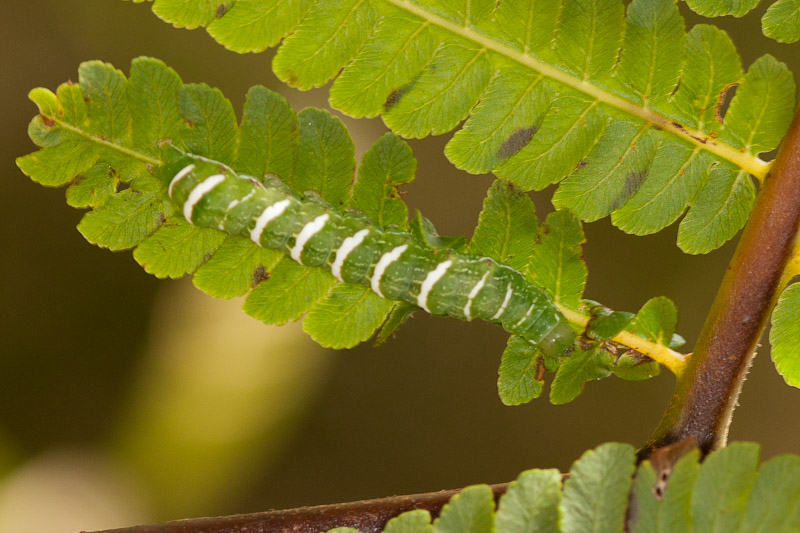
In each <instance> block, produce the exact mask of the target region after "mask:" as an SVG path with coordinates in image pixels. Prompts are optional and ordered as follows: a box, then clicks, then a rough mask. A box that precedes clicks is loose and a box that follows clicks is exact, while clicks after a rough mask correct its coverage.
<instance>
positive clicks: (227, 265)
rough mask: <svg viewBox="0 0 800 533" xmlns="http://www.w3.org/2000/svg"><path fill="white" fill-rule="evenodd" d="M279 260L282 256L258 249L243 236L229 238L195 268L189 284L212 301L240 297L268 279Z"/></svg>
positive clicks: (276, 252)
mask: <svg viewBox="0 0 800 533" xmlns="http://www.w3.org/2000/svg"><path fill="white" fill-rule="evenodd" d="M282 258H283V254H282V253H280V252H279V251H277V250H270V249H267V248H261V247H260V246H256V245H255V244H253V242H252V241H250V240H248V239H245V238H244V237H238V236H235V235H230V236H228V237H227V238H226V239H225V241H224V242H223V243H222V244H221V245H220V246H219V248H217V250H216V251H215V252H214V255H213V256H212V257H211V259H209V260H208V262H206V263H205V264H203V265H201V266H200V268H198V269H197V272H196V273H195V275H194V279H193V282H194V284H195V286H196V287H197V288H198V289H200V290H201V291H203V292H205V293H206V294H208V295H210V296H213V297H215V298H233V297H235V296H242V295H243V294H245V293H246V292H247V291H249V290H250V289H251V288H253V287H256V286H257V285H258V284H259V283H261V282H262V281H264V280H266V279H268V277H269V273H270V272H272V269H273V268H275V266H276V265H277V264H278V263H279V262H280V260H281V259H282Z"/></svg>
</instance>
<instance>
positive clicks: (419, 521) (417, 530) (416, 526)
mask: <svg viewBox="0 0 800 533" xmlns="http://www.w3.org/2000/svg"><path fill="white" fill-rule="evenodd" d="M383 533H433V526H431V515H430V513H429V512H428V511H423V510H422V509H417V510H415V511H408V512H405V513H403V514H401V515H399V516H396V517H394V518H392V519H391V520H389V521H388V522H387V523H386V527H385V528H384V529H383Z"/></svg>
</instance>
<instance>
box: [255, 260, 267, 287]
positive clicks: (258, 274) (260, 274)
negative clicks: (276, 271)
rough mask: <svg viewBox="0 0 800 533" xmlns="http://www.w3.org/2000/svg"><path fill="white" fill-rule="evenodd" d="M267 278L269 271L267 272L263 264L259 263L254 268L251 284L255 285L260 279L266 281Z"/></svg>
mask: <svg viewBox="0 0 800 533" xmlns="http://www.w3.org/2000/svg"><path fill="white" fill-rule="evenodd" d="M268 279H269V272H267V269H265V268H264V266H263V265H259V267H258V268H256V269H255V270H254V271H253V285H252V286H253V287H255V286H256V285H258V284H259V283H261V282H262V281H266V280H268Z"/></svg>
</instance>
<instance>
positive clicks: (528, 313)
mask: <svg viewBox="0 0 800 533" xmlns="http://www.w3.org/2000/svg"><path fill="white" fill-rule="evenodd" d="M534 307H536V306H535V305H532V306H530V307H529V308H528V312H527V313H525V316H524V317H522V318H521V319H520V321H519V322H517V323H516V324H514V327H515V328H518V327H520V326H521V325H522V324H523V323H524V322H525V321H526V320H528V317H530V316H531V313H532V312H533V308H534Z"/></svg>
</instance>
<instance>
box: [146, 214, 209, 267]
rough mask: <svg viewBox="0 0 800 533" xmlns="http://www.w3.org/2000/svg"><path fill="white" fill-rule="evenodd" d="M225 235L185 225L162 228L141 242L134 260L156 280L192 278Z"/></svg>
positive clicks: (183, 223)
mask: <svg viewBox="0 0 800 533" xmlns="http://www.w3.org/2000/svg"><path fill="white" fill-rule="evenodd" d="M224 240H225V234H224V233H222V232H221V231H217V230H213V229H208V228H198V227H196V226H192V225H190V224H188V223H187V222H185V221H180V222H179V223H176V224H164V225H163V226H161V227H160V228H158V231H156V232H155V233H153V234H152V235H151V236H149V237H148V238H146V239H145V240H144V241H142V243H141V244H139V246H137V247H136V250H134V252H133V258H134V259H135V260H136V262H137V263H139V264H140V265H142V268H144V269H145V271H147V272H148V273H149V274H153V275H154V276H156V277H157V278H166V277H169V278H173V279H175V278H180V277H182V276H183V275H184V274H191V273H192V272H194V271H195V270H197V267H199V266H200V265H201V264H202V263H204V262H205V261H208V259H209V258H210V257H211V256H212V254H213V253H214V252H215V251H216V250H217V248H219V246H220V244H222V241H224Z"/></svg>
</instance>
